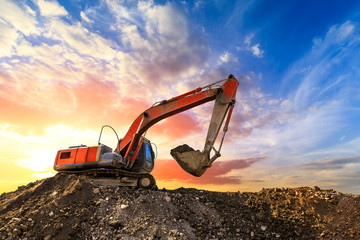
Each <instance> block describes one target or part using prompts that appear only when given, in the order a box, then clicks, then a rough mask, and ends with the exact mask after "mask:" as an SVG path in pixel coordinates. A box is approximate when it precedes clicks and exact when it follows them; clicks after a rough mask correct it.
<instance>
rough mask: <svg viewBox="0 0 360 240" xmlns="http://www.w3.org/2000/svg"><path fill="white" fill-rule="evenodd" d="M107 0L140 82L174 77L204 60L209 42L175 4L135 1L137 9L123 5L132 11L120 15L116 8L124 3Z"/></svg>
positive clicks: (199, 64)
mask: <svg viewBox="0 0 360 240" xmlns="http://www.w3.org/2000/svg"><path fill="white" fill-rule="evenodd" d="M111 3H112V4H111V6H112V14H113V15H114V16H115V17H116V19H118V22H117V25H116V26H115V27H116V29H117V30H118V31H120V32H121V40H122V43H123V44H124V45H125V46H127V48H128V50H129V51H130V52H131V55H132V56H133V61H135V62H136V65H134V66H131V70H132V72H134V73H136V76H137V77H138V78H139V79H141V81H142V82H144V83H146V84H148V83H152V84H155V85H157V83H158V82H159V81H171V82H172V81H175V80H176V81H178V79H179V78H181V76H182V75H183V74H187V72H188V71H193V70H192V68H194V67H201V66H203V65H204V64H205V62H206V60H207V58H208V56H209V53H210V49H209V46H208V44H207V42H206V41H205V39H204V36H203V34H202V33H201V32H200V31H198V30H197V29H196V26H192V25H191V24H190V23H189V20H188V18H187V17H186V15H185V13H184V12H181V11H180V10H179V8H177V7H176V5H175V4H172V3H166V4H165V5H154V4H146V5H144V4H139V6H140V7H139V8H138V9H135V10H134V9H127V11H128V12H129V13H130V14H132V15H130V16H128V17H123V16H122V15H119V12H121V11H118V10H119V9H123V8H124V7H123V6H122V5H120V4H115V3H114V2H111ZM129 19H131V20H129ZM145 36H146V37H145ZM135 68H136V69H137V70H136V71H135Z"/></svg>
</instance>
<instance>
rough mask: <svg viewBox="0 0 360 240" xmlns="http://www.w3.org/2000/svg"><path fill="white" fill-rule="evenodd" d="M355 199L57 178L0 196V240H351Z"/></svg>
mask: <svg viewBox="0 0 360 240" xmlns="http://www.w3.org/2000/svg"><path fill="white" fill-rule="evenodd" d="M359 204H360V199H359V197H358V196H353V195H344V194H341V193H338V192H335V191H333V190H321V189H320V188H309V187H302V188H293V189H289V188H273V189H263V190H261V191H260V192H256V193H249V192H244V193H240V192H234V193H232V192H228V193H220V192H209V191H203V190H197V189H184V188H180V189H177V190H166V189H162V190H144V189H134V188H126V187H119V186H101V185H95V184H93V183H92V181H91V180H89V179H87V178H86V177H84V176H74V175H65V174H58V175H56V176H54V177H52V178H48V179H44V180H41V181H37V182H35V183H31V184H29V185H27V186H24V187H21V188H19V189H18V190H17V191H15V192H11V193H6V194H2V195H1V196H0V212H1V215H0V239H315V238H318V239H359V238H360V235H359V229H360V226H359V223H360V219H359V212H360V211H359V210H358V209H360V205H359Z"/></svg>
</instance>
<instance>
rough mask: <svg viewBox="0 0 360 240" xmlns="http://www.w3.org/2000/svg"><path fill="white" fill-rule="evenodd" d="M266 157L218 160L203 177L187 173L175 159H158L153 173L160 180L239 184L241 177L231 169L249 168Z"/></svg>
mask: <svg viewBox="0 0 360 240" xmlns="http://www.w3.org/2000/svg"><path fill="white" fill-rule="evenodd" d="M262 159H264V157H259V158H248V159H237V160H230V161H216V162H214V163H213V164H212V167H211V168H208V170H207V171H206V172H205V173H204V175H203V176H201V178H197V177H194V176H192V175H190V174H189V173H186V172H185V171H184V170H183V169H182V168H181V167H180V166H179V165H178V164H177V162H176V161H175V160H157V161H156V164H155V169H154V170H153V172H152V173H153V174H154V176H155V177H156V179H158V180H159V181H174V180H175V181H179V182H183V183H190V182H191V183H194V184H214V185H225V184H239V183H241V177H240V176H237V175H233V174H231V171H233V170H238V169H245V168H249V167H250V166H252V165H253V164H255V163H256V162H258V161H261V160H262Z"/></svg>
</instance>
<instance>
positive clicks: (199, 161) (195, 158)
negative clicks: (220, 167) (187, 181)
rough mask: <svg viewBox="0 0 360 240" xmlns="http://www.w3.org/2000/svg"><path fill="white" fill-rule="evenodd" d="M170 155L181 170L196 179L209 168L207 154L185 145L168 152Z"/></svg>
mask: <svg viewBox="0 0 360 240" xmlns="http://www.w3.org/2000/svg"><path fill="white" fill-rule="evenodd" d="M170 154H171V156H172V157H173V158H174V159H175V160H176V161H177V162H178V164H179V165H180V166H181V167H182V169H184V170H185V171H186V172H188V173H190V174H192V175H194V176H196V177H200V176H201V175H203V174H204V173H205V171H206V169H207V168H208V167H211V163H210V159H209V156H208V154H204V153H202V152H200V151H199V150H197V151H195V150H194V149H193V148H192V147H190V146H188V145H187V144H184V145H180V146H177V147H176V148H174V149H172V150H171V151H170ZM209 163H210V164H209Z"/></svg>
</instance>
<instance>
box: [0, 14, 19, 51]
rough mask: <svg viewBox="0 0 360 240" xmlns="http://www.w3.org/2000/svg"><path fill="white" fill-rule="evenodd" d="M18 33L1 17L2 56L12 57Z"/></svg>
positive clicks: (0, 45)
mask: <svg viewBox="0 0 360 240" xmlns="http://www.w3.org/2000/svg"><path fill="white" fill-rule="evenodd" d="M17 38H18V33H17V32H16V30H15V29H13V28H11V27H10V26H9V25H8V24H6V23H5V22H4V21H2V20H1V19H0V57H10V56H11V55H12V53H13V51H14V46H15V45H16V40H17Z"/></svg>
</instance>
